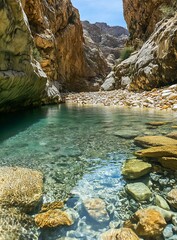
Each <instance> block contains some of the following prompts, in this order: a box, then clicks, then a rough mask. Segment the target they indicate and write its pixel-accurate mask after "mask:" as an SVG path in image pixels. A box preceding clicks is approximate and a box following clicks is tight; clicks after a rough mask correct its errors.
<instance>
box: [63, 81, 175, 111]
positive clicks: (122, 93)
mask: <svg viewBox="0 0 177 240" xmlns="http://www.w3.org/2000/svg"><path fill="white" fill-rule="evenodd" d="M63 98H64V99H65V101H66V103H77V104H81V105H86V104H92V105H96V104H101V105H105V106H122V107H124V106H126V107H138V108H155V109H160V110H174V111H175V110H177V84H174V85H171V86H169V87H163V88H158V89H156V88H154V89H152V90H151V91H143V92H131V91H128V90H127V89H119V90H113V91H98V92H80V93H65V94H63Z"/></svg>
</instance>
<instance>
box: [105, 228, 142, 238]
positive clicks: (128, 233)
mask: <svg viewBox="0 0 177 240" xmlns="http://www.w3.org/2000/svg"><path fill="white" fill-rule="evenodd" d="M116 239H118V240H139V237H138V236H137V235H136V234H135V233H134V232H133V231H132V230H131V229H130V228H120V229H110V230H108V231H107V232H105V233H103V234H102V235H101V240H116Z"/></svg>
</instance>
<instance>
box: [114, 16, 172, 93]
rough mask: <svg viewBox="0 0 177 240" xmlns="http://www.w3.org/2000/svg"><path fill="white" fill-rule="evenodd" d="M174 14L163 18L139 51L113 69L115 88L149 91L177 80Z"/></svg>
mask: <svg viewBox="0 0 177 240" xmlns="http://www.w3.org/2000/svg"><path fill="white" fill-rule="evenodd" d="M176 53H177V14H175V15H174V16H172V17H171V18H169V19H164V20H162V21H161V22H159V24H158V25H157V26H156V29H155V31H154V32H153V34H152V35H151V36H150V37H149V39H148V40H147V41H146V42H145V43H144V44H143V46H142V48H141V49H140V50H139V51H138V52H136V53H134V54H133V55H132V56H131V57H130V58H128V59H126V60H125V61H123V62H121V64H119V65H117V66H116V68H115V76H116V88H120V87H122V86H123V85H124V79H125V78H128V79H129V84H128V85H125V86H124V87H128V88H129V89H131V90H137V91H138V90H151V89H152V88H155V87H160V86H164V85H169V84H172V83H174V82H176V81H177V78H176V69H177V54H176Z"/></svg>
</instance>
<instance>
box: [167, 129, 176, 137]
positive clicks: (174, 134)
mask: <svg viewBox="0 0 177 240" xmlns="http://www.w3.org/2000/svg"><path fill="white" fill-rule="evenodd" d="M167 137H170V138H174V139H177V131H173V132H171V133H168V134H167Z"/></svg>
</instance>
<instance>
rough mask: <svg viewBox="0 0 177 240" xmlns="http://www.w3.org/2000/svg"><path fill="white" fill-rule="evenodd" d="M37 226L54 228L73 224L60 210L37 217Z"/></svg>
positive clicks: (40, 214)
mask: <svg viewBox="0 0 177 240" xmlns="http://www.w3.org/2000/svg"><path fill="white" fill-rule="evenodd" d="M35 222H36V225H37V226H38V227H40V228H46V227H48V228H53V227H58V226H62V225H66V226H70V225H72V224H73V222H72V219H70V216H69V215H68V214H67V213H66V212H63V211H61V210H59V209H53V210H49V211H47V212H44V213H39V214H37V215H36V216H35Z"/></svg>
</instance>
